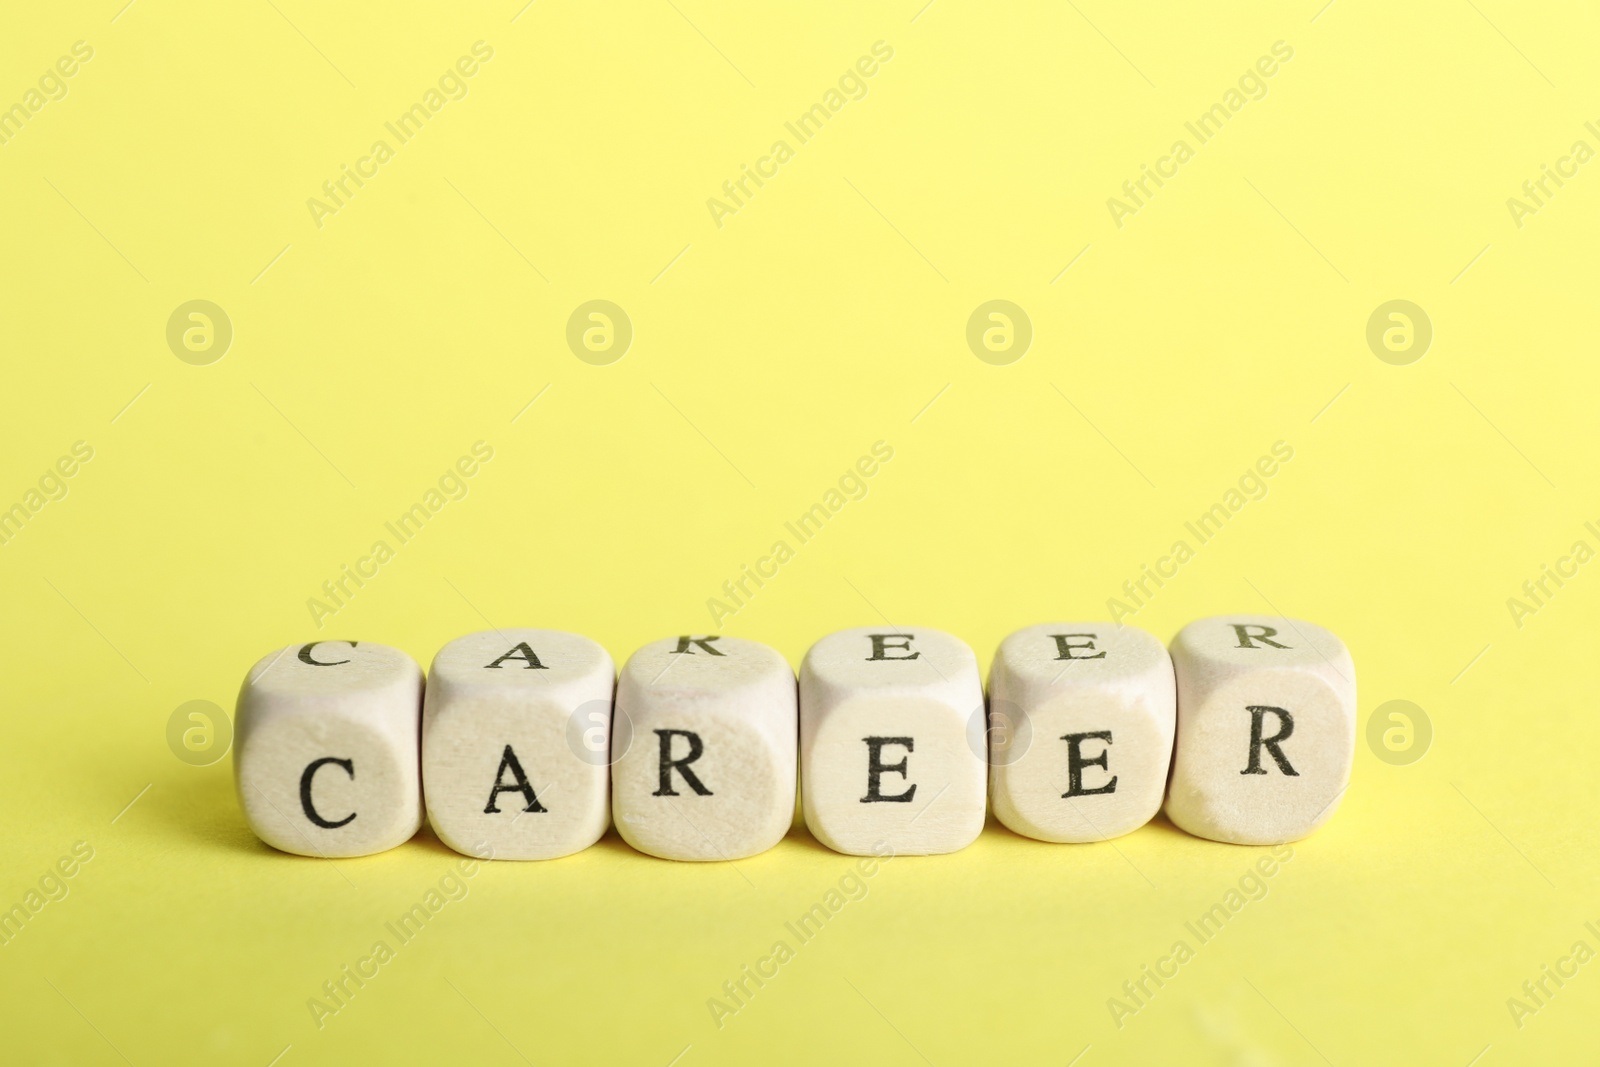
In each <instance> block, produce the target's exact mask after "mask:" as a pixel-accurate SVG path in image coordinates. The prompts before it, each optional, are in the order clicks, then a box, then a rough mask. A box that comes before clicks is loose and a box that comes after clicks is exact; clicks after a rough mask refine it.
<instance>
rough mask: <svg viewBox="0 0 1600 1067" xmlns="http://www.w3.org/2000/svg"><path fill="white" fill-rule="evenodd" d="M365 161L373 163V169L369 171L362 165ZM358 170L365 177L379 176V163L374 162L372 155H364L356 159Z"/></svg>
mask: <svg viewBox="0 0 1600 1067" xmlns="http://www.w3.org/2000/svg"><path fill="white" fill-rule="evenodd" d="M363 163H372V170H371V171H370V172H369V171H368V170H367V168H366V167H363V166H362V165H361V164H363ZM356 170H357V171H359V172H360V173H361V176H362V177H363V178H376V177H377V176H378V164H376V163H373V160H372V157H371V156H362V157H361V158H360V159H358V160H356Z"/></svg>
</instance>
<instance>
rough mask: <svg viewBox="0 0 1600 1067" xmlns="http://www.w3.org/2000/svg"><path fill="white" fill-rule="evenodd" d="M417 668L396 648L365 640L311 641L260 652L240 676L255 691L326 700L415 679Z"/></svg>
mask: <svg viewBox="0 0 1600 1067" xmlns="http://www.w3.org/2000/svg"><path fill="white" fill-rule="evenodd" d="M421 679H422V668H420V667H418V666H417V662H416V661H415V660H413V659H412V658H411V657H410V656H408V655H406V654H405V653H404V652H402V651H400V650H399V649H398V648H390V647H389V646H388V645H378V644H373V643H372V642H370V641H312V642H309V643H307V644H303V645H290V646H289V647H287V648H281V649H279V650H278V651H276V652H274V653H272V654H271V655H267V656H262V657H261V659H260V660H258V661H257V662H256V665H255V666H253V667H251V668H250V673H249V674H248V675H247V676H246V677H245V687H246V689H247V690H249V691H250V692H252V693H254V694H256V695H258V696H263V697H265V696H271V697H273V698H274V699H278V698H282V699H287V700H296V699H300V698H310V699H313V700H316V701H318V702H319V704H324V705H325V704H326V702H327V701H329V700H330V699H331V698H335V697H337V696H340V695H342V694H350V695H354V696H360V695H364V694H373V693H381V692H384V691H387V690H391V689H393V688H394V687H395V686H402V687H404V686H409V685H411V684H412V682H413V681H415V682H416V683H417V684H419V685H420V684H421Z"/></svg>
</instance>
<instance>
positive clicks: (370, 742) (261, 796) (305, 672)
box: [234, 641, 422, 859]
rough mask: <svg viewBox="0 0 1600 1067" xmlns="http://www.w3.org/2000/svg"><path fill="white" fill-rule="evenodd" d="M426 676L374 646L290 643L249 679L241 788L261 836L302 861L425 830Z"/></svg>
mask: <svg viewBox="0 0 1600 1067" xmlns="http://www.w3.org/2000/svg"><path fill="white" fill-rule="evenodd" d="M421 705H422V671H421V669H420V668H419V667H418V666H417V664H416V663H415V662H414V661H413V660H412V659H411V657H410V656H407V655H406V654H405V653H404V652H401V651H399V650H398V649H393V648H388V647H386V646H384V645H375V644H369V643H367V642H364V641H363V642H349V641H321V642H313V643H311V644H305V645H291V646H290V647H288V648H285V649H282V650H281V651H279V652H276V653H274V654H273V655H271V656H267V657H265V658H263V659H262V660H261V661H260V662H258V663H257V664H256V665H255V666H254V667H253V668H251V670H250V673H249V674H248V675H247V676H246V678H245V682H244V685H243V687H242V688H241V690H240V692H239V704H238V710H237V714H236V716H235V719H236V722H235V733H236V736H237V739H238V740H237V745H236V748H235V751H234V774H235V783H236V786H237V789H238V793H239V803H240V806H241V807H242V808H243V809H244V813H245V818H246V819H247V820H248V821H249V823H250V827H251V829H253V830H254V831H255V832H256V835H257V836H259V837H260V838H261V839H262V840H263V841H265V842H266V843H267V844H269V845H271V846H272V847H274V848H277V849H280V850H282V851H284V852H292V853H295V854H297V855H302V856H323V857H329V858H335V859H336V858H341V857H347V856H365V855H370V854H371V853H374V852H382V851H384V850H385V849H390V848H393V847H395V846H396V845H399V844H401V843H403V842H405V841H407V840H409V839H410V838H411V837H412V835H414V834H415V833H416V832H417V830H418V829H419V828H420V827H421V825H422V781H421V774H420V770H419V768H418V760H417V746H418V743H419V719H420V714H421Z"/></svg>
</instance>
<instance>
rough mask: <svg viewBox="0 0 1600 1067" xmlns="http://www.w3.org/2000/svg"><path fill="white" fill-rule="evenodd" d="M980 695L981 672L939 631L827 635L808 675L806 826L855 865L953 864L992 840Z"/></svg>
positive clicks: (803, 764) (886, 629)
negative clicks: (873, 861)
mask: <svg viewBox="0 0 1600 1067" xmlns="http://www.w3.org/2000/svg"><path fill="white" fill-rule="evenodd" d="M982 729H983V683H982V680H981V678H980V676H979V674H978V660H977V657H976V656H974V655H973V654H972V649H970V648H968V647H967V645H966V643H965V642H963V641H962V640H960V639H959V638H956V637H952V636H950V635H949V634H947V633H941V632H940V631H938V630H926V629H920V628H914V627H893V626H869V627H861V628H857V629H853V630H841V631H839V632H838V633H834V634H829V635H828V636H827V637H824V638H823V639H822V640H820V641H818V642H817V643H816V644H814V645H812V646H811V650H810V651H809V652H807V653H806V657H805V660H804V662H803V663H802V664H801V666H800V782H801V798H802V799H801V805H802V807H803V809H804V811H805V819H806V826H807V827H809V828H810V830H811V832H812V834H814V835H815V836H816V838H817V840H818V841H821V842H822V843H823V844H825V845H827V846H828V847H829V848H831V849H833V850H834V851H835V852H843V853H845V854H846V855H851V856H866V855H872V854H874V852H875V851H876V850H875V846H877V847H878V848H881V846H882V844H884V843H887V844H888V845H889V846H891V847H892V848H893V849H894V852H895V855H932V854H937V853H943V852H955V851H957V850H959V849H963V848H965V847H967V846H968V845H970V844H971V843H972V842H973V840H974V839H975V838H976V837H977V836H978V834H979V833H980V832H981V831H982V830H983V819H984V792H985V787H986V784H987V778H988V767H987V766H986V763H985V759H984V755H983V753H984V739H983V732H982Z"/></svg>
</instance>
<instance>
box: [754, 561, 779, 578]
mask: <svg viewBox="0 0 1600 1067" xmlns="http://www.w3.org/2000/svg"><path fill="white" fill-rule="evenodd" d="M764 563H772V569H771V570H770V571H769V570H767V568H766V567H764V566H762V564H764ZM756 573H757V574H759V575H761V577H763V578H776V577H777V576H778V565H777V564H776V563H773V562H772V557H771V556H762V557H761V558H760V559H758V560H756Z"/></svg>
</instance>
